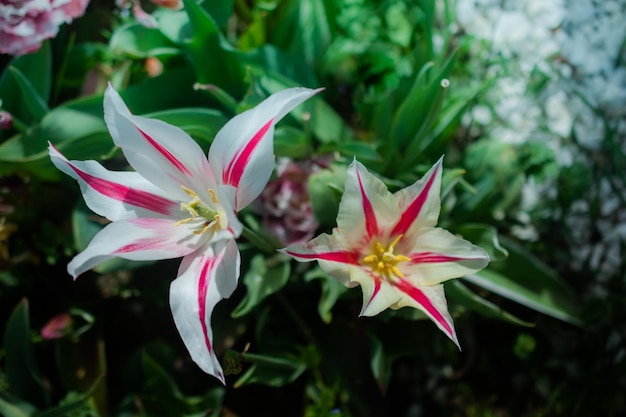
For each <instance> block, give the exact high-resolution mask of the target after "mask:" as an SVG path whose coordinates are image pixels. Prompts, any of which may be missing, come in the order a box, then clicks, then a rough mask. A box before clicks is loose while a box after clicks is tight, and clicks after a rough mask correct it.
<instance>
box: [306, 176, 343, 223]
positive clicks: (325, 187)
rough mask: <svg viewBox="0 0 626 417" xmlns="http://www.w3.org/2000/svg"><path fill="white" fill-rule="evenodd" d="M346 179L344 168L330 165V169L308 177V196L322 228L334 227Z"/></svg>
mask: <svg viewBox="0 0 626 417" xmlns="http://www.w3.org/2000/svg"><path fill="white" fill-rule="evenodd" d="M345 179H346V167H345V166H343V165H332V166H331V167H330V169H325V170H322V171H320V172H316V173H314V174H312V175H311V176H310V177H309V195H310V197H311V205H312V206H313V212H314V213H315V217H316V218H317V220H318V221H319V222H320V224H321V225H324V226H335V225H336V223H337V220H336V219H337V213H338V211H339V201H340V200H341V192H340V191H338V190H343V184H344V183H345Z"/></svg>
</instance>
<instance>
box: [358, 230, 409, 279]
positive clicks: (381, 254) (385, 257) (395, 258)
mask: <svg viewBox="0 0 626 417" xmlns="http://www.w3.org/2000/svg"><path fill="white" fill-rule="evenodd" d="M402 236H404V235H400V236H398V237H397V238H395V239H394V241H393V242H391V244H389V246H388V247H387V248H385V247H384V246H383V245H382V243H380V242H376V243H375V244H374V248H373V250H372V252H371V253H370V254H369V255H367V256H366V257H365V258H363V263H364V264H365V265H367V266H369V267H370V268H372V270H373V271H374V272H376V273H378V274H380V275H382V276H384V277H385V278H392V276H396V277H397V278H404V275H403V274H402V272H400V270H399V269H398V267H397V266H396V265H397V264H398V263H399V262H406V261H410V260H411V258H409V257H408V256H404V255H398V254H395V253H393V251H394V249H395V246H396V245H397V244H398V242H399V241H400V239H402Z"/></svg>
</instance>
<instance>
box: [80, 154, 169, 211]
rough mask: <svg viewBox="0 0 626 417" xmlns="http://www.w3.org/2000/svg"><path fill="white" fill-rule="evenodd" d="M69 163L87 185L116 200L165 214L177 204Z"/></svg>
mask: <svg viewBox="0 0 626 417" xmlns="http://www.w3.org/2000/svg"><path fill="white" fill-rule="evenodd" d="M68 165H69V166H70V168H72V169H73V170H74V172H76V173H77V174H78V176H79V177H81V178H82V179H83V180H84V181H85V182H86V183H87V185H89V186H90V187H91V188H93V189H94V190H95V191H97V192H99V193H100V194H102V195H105V196H107V197H109V198H112V199H114V200H117V201H121V202H123V203H128V204H130V205H133V206H135V207H141V208H144V209H148V210H150V211H153V212H155V213H159V214H164V215H171V214H172V211H171V210H172V208H173V207H174V206H176V203H174V202H173V201H171V200H168V199H167V198H164V197H161V196H158V195H156V194H152V193H149V192H147V191H141V190H137V189H135V188H130V187H126V186H125V185H121V184H118V183H115V182H112V181H108V180H105V179H102V178H98V177H94V176H93V175H90V174H87V173H86V172H84V171H81V170H80V169H78V168H76V167H75V166H73V165H71V164H68Z"/></svg>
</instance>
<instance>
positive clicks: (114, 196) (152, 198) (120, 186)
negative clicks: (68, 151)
mask: <svg viewBox="0 0 626 417" xmlns="http://www.w3.org/2000/svg"><path fill="white" fill-rule="evenodd" d="M49 152H50V158H51V160H52V163H53V164H54V165H55V166H56V167H57V168H58V169H59V170H61V171H63V172H64V173H66V174H67V175H69V176H70V177H72V178H74V179H75V180H76V181H78V183H79V185H80V189H81V192H82V194H83V198H84V199H85V202H86V203H87V206H88V207H89V208H90V209H91V210H93V211H94V212H95V213H97V214H99V215H101V216H103V217H106V218H107V219H109V220H112V221H116V220H122V219H130V218H136V217H154V218H159V217H170V218H171V217H176V216H179V215H180V213H181V212H180V208H179V204H178V203H177V202H175V201H172V200H170V199H168V198H167V197H165V195H164V193H163V192H162V191H161V190H160V189H158V188H157V187H155V186H154V185H152V184H151V183H150V182H148V181H147V180H146V179H144V178H143V177H141V176H140V175H139V174H137V173H136V172H115V171H109V170H107V169H105V168H104V167H103V166H102V165H100V164H99V163H97V162H95V161H69V160H67V158H65V156H63V154H61V153H60V152H59V151H58V150H57V149H56V148H55V147H54V146H53V145H52V144H50V148H49Z"/></svg>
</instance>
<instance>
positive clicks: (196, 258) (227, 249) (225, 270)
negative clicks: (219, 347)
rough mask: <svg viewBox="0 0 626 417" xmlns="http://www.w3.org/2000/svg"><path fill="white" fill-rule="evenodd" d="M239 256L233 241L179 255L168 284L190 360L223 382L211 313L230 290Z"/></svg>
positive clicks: (171, 304) (173, 311) (178, 326)
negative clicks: (180, 259) (182, 256)
mask: <svg viewBox="0 0 626 417" xmlns="http://www.w3.org/2000/svg"><path fill="white" fill-rule="evenodd" d="M240 262H241V260H240V256H239V250H238V249H237V244H236V243H235V241H234V240H232V239H231V240H228V241H226V242H221V243H219V244H216V245H207V247H206V248H203V249H201V250H198V251H197V252H194V253H192V254H190V255H187V256H186V257H185V258H183V261H182V263H181V265H180V268H179V270H178V277H177V278H176V279H175V280H174V281H172V284H171V286H170V307H171V309H172V315H173V316H174V322H175V323H176V328H177V329H178V332H179V333H180V335H181V337H182V339H183V342H184V343H185V346H186V347H187V350H188V351H189V354H190V355H191V358H192V359H193V361H194V362H195V363H196V364H198V366H199V367H200V368H201V369H202V370H203V371H204V372H206V373H208V374H210V375H213V376H215V377H216V378H218V379H219V380H220V381H222V383H225V380H224V373H223V372H222V367H221V365H220V363H219V361H218V360H217V356H216V354H215V349H214V346H213V331H212V329H211V314H212V312H213V309H214V308H215V305H216V304H217V303H218V302H219V301H221V300H222V299H224V298H228V297H230V295H231V294H232V293H233V291H234V289H235V287H236V285H237V279H238V277H239V267H240Z"/></svg>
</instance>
